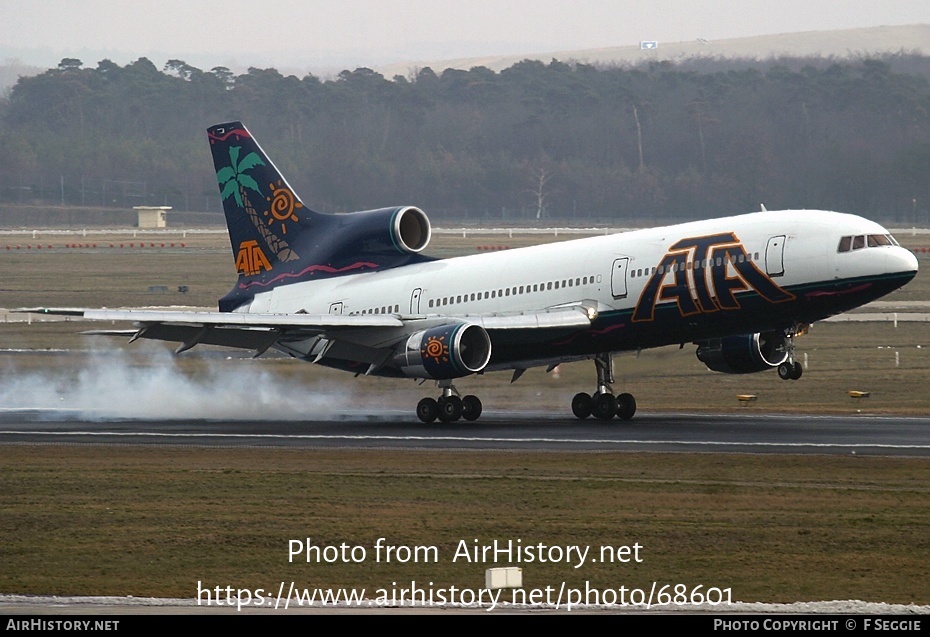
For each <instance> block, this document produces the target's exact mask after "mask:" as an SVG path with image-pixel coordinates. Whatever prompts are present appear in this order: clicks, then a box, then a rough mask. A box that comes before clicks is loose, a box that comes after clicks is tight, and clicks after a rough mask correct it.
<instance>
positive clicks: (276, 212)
mask: <svg viewBox="0 0 930 637" xmlns="http://www.w3.org/2000/svg"><path fill="white" fill-rule="evenodd" d="M268 187H269V188H271V196H270V197H266V198H265V199H266V201H269V202H271V205H270V206H269V208H268V210H266V211H265V216H266V217H270V218H269V219H268V225H269V226H270V225H273V224H274V222H275V221H278V222H280V223H281V234H287V223H286V222H287V221H294V222H296V221H299V219H298V218H297V215H296V214H294V210H296V209H297V208H303V207H304V205H303V204H302V203H300V202H299V201H297V199H296V197H294V193H292V192H291V191H290V190H289V189H287V188H286V187H284V184H283V182H281V181H280V180H279V181H278V185H277V186H275V185H274V184H268Z"/></svg>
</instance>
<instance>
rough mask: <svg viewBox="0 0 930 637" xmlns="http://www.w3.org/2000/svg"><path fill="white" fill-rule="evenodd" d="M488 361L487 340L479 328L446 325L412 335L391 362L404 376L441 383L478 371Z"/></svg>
mask: <svg viewBox="0 0 930 637" xmlns="http://www.w3.org/2000/svg"><path fill="white" fill-rule="evenodd" d="M490 360H491V338H490V337H489V336H488V333H487V331H485V329H484V328H483V327H481V326H480V325H474V324H472V323H450V324H447V325H440V326H438V327H433V328H430V329H427V330H420V331H419V332H414V333H413V334H411V335H410V337H409V338H407V341H406V343H405V344H404V346H403V349H402V350H401V351H399V352H398V353H397V354H396V355H395V357H394V363H395V364H396V365H397V366H398V367H400V369H401V370H402V371H403V372H404V374H406V375H407V376H413V377H414V378H432V379H435V380H442V379H448V378H460V377H462V376H468V375H469V374H474V373H476V372H480V371H481V370H482V369H484V368H485V367H486V366H487V364H488V361H490Z"/></svg>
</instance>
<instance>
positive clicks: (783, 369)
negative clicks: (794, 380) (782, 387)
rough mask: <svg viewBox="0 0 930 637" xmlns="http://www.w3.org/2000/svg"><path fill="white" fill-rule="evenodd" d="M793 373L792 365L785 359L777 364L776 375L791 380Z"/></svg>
mask: <svg viewBox="0 0 930 637" xmlns="http://www.w3.org/2000/svg"><path fill="white" fill-rule="evenodd" d="M793 374H794V365H792V364H791V363H789V362H788V361H785V362H784V363H782V364H781V365H779V366H778V377H779V378H780V379H782V380H791V376H792V375H793Z"/></svg>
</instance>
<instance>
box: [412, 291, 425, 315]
mask: <svg viewBox="0 0 930 637" xmlns="http://www.w3.org/2000/svg"><path fill="white" fill-rule="evenodd" d="M422 292H423V289H422V288H416V289H415V290H414V291H413V293H412V294H411V295H410V313H411V314H419V313H420V294H421V293H422Z"/></svg>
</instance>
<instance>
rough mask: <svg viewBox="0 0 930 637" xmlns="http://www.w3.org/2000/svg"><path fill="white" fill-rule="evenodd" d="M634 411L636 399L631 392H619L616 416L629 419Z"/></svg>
mask: <svg viewBox="0 0 930 637" xmlns="http://www.w3.org/2000/svg"><path fill="white" fill-rule="evenodd" d="M635 413H636V399H635V398H634V397H633V394H620V395H619V396H617V418H619V419H620V420H630V419H631V418H632V417H633V414H635Z"/></svg>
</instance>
